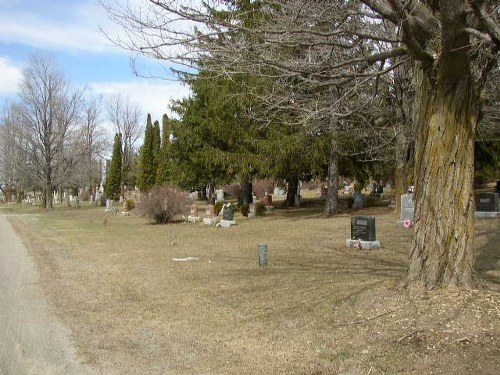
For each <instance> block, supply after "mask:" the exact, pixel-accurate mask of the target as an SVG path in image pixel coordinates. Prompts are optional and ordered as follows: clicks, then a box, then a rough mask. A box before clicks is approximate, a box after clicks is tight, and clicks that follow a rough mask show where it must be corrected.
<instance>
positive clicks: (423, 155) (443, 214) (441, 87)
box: [408, 2, 481, 289]
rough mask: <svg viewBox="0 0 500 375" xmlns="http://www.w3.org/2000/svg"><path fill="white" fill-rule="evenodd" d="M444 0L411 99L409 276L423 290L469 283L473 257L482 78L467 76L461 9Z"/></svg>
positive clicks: (466, 41)
mask: <svg viewBox="0 0 500 375" xmlns="http://www.w3.org/2000/svg"><path fill="white" fill-rule="evenodd" d="M446 4H447V8H443V9H442V11H443V16H442V23H443V34H442V43H441V48H442V52H441V56H440V58H439V60H438V61H436V62H435V64H434V66H433V67H430V68H429V69H421V70H420V74H421V76H420V77H419V78H420V85H419V86H418V87H417V88H416V96H417V97H416V98H415V102H414V103H415V110H414V116H415V117H414V121H415V125H416V126H417V128H416V129H417V134H418V137H417V140H416V142H417V143H416V154H415V189H416V192H415V199H416V211H415V228H414V237H413V243H412V249H411V259H410V264H409V272H408V282H409V283H410V284H411V283H422V284H423V285H425V286H426V287H427V288H429V289H430V288H434V287H437V286H445V287H446V286H463V287H472V285H473V270H474V261H475V253H474V234H475V233H474V197H473V194H474V191H473V184H472V183H473V176H474V139H475V130H476V125H477V120H478V113H479V106H480V104H479V92H480V89H481V87H480V86H481V85H480V84H479V85H478V84H477V82H476V83H474V82H473V78H472V73H471V68H470V61H469V51H468V48H467V47H468V45H469V39H468V36H467V34H466V33H465V32H463V27H465V26H464V25H465V20H464V19H465V16H464V12H461V10H460V9H458V8H460V7H458V5H453V4H452V2H447V3H446ZM457 7H458V8H457ZM460 27H462V30H460ZM460 31H462V32H460Z"/></svg>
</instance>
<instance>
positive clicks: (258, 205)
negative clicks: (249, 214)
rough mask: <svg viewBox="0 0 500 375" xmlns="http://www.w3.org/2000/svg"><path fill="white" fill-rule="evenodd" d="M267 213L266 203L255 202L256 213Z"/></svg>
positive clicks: (261, 214) (258, 214)
mask: <svg viewBox="0 0 500 375" xmlns="http://www.w3.org/2000/svg"><path fill="white" fill-rule="evenodd" d="M265 214H266V206H264V203H262V202H258V203H256V204H255V215H257V216H264V215H265Z"/></svg>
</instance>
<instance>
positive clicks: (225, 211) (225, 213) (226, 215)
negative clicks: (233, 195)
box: [222, 204, 234, 220]
mask: <svg viewBox="0 0 500 375" xmlns="http://www.w3.org/2000/svg"><path fill="white" fill-rule="evenodd" d="M233 217H234V208H233V206H231V205H226V204H225V205H224V206H222V218H223V219H224V220H233Z"/></svg>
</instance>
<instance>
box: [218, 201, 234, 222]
mask: <svg viewBox="0 0 500 375" xmlns="http://www.w3.org/2000/svg"><path fill="white" fill-rule="evenodd" d="M233 218H234V207H233V205H232V204H230V203H226V204H225V205H224V206H222V220H221V221H220V223H219V225H220V226H221V227H231V226H233V225H236V221H235V220H233Z"/></svg>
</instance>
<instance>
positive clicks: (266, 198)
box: [262, 192, 273, 206]
mask: <svg viewBox="0 0 500 375" xmlns="http://www.w3.org/2000/svg"><path fill="white" fill-rule="evenodd" d="M262 203H264V206H272V205H273V197H272V195H270V194H267V192H266V193H265V194H264V196H263V197H262Z"/></svg>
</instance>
